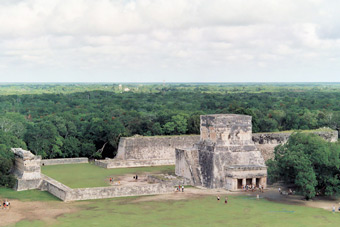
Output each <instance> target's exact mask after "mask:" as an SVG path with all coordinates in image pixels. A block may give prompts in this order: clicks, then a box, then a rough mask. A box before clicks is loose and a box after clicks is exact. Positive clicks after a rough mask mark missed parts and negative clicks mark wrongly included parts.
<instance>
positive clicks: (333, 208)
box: [332, 205, 340, 213]
mask: <svg viewBox="0 0 340 227" xmlns="http://www.w3.org/2000/svg"><path fill="white" fill-rule="evenodd" d="M332 211H333V213H335V205H333V207H332ZM338 211H339V212H340V206H339V208H338Z"/></svg>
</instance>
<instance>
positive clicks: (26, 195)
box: [0, 187, 60, 201]
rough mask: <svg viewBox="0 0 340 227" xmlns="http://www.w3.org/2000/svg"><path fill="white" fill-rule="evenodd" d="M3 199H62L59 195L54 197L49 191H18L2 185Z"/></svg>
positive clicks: (0, 188)
mask: <svg viewBox="0 0 340 227" xmlns="http://www.w3.org/2000/svg"><path fill="white" fill-rule="evenodd" d="M0 198H1V199H5V198H6V199H9V200H11V199H18V200H21V201H60V200H59V199H58V198H57V197H54V196H53V195H51V194H50V193H48V192H43V191H40V190H28V191H21V192H17V191H14V190H13V189H10V188H2V187H0Z"/></svg>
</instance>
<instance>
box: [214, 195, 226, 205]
mask: <svg viewBox="0 0 340 227" xmlns="http://www.w3.org/2000/svg"><path fill="white" fill-rule="evenodd" d="M216 199H217V202H219V201H220V200H221V197H220V196H219V195H218V196H217V197H216ZM227 203H228V197H227V196H226V197H225V199H224V204H227Z"/></svg>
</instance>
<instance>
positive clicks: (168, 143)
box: [95, 135, 199, 168]
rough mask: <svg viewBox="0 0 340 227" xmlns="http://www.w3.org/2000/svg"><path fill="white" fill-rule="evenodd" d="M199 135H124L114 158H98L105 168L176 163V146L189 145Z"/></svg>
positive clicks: (98, 162)
mask: <svg viewBox="0 0 340 227" xmlns="http://www.w3.org/2000/svg"><path fill="white" fill-rule="evenodd" d="M197 140H199V137H198V136H196V135H194V136H190V135H188V136H151V137H148V136H146V137H144V136H138V137H122V138H120V141H119V146H118V152H117V156H116V157H115V158H114V159H107V160H96V162H95V164H96V165H98V166H101V167H104V168H122V167H142V166H159V165H174V164H175V148H176V147H178V148H181V147H183V148H184V147H188V144H194V143H195V142H196V141H197Z"/></svg>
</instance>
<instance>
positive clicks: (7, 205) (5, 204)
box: [0, 200, 11, 209]
mask: <svg viewBox="0 0 340 227" xmlns="http://www.w3.org/2000/svg"><path fill="white" fill-rule="evenodd" d="M10 205H11V203H10V202H8V200H4V201H3V203H2V209H9V206H10ZM0 206H1V204H0Z"/></svg>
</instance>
